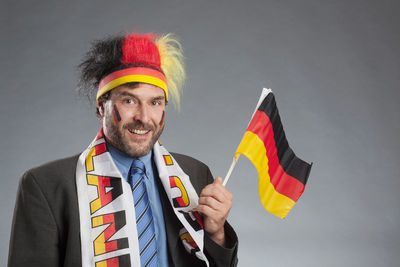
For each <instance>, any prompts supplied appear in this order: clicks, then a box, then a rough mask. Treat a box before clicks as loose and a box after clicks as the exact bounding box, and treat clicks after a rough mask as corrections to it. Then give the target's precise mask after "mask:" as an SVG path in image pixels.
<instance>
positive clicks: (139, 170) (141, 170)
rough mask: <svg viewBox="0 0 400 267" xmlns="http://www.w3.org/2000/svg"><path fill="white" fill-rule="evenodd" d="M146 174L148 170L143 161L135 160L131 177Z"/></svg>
mask: <svg viewBox="0 0 400 267" xmlns="http://www.w3.org/2000/svg"><path fill="white" fill-rule="evenodd" d="M145 173H146V168H145V166H144V163H143V162H142V161H141V160H138V159H133V161H132V165H131V175H135V174H141V175H143V174H145Z"/></svg>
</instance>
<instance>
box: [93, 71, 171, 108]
mask: <svg viewBox="0 0 400 267" xmlns="http://www.w3.org/2000/svg"><path fill="white" fill-rule="evenodd" d="M131 82H139V83H148V84H152V85H155V86H158V87H160V88H161V89H163V90H164V92H165V99H166V100H168V90H167V79H166V77H165V75H164V74H163V73H162V72H160V71H157V70H155V69H151V68H144V67H133V68H127V69H122V70H118V71H115V72H113V73H111V74H109V75H107V76H106V77H105V78H104V79H103V80H101V82H100V84H99V89H98V91H97V96H96V100H97V101H98V100H99V98H100V96H102V95H104V94H105V93H107V92H109V91H111V90H112V89H114V88H116V87H118V86H120V85H122V84H125V83H131Z"/></svg>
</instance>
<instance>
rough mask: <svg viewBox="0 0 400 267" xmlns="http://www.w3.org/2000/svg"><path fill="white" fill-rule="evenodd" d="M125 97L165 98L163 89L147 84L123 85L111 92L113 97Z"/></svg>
mask: <svg viewBox="0 0 400 267" xmlns="http://www.w3.org/2000/svg"><path fill="white" fill-rule="evenodd" d="M124 95H132V96H135V97H144V98H155V97H156V98H160V97H162V98H165V93H164V90H163V89H161V88H160V87H158V86H155V85H152V84H147V83H130V84H122V85H120V86H118V87H117V88H114V89H113V90H112V91H111V97H120V96H124Z"/></svg>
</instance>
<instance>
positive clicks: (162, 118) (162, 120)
mask: <svg viewBox="0 0 400 267" xmlns="http://www.w3.org/2000/svg"><path fill="white" fill-rule="evenodd" d="M164 116H165V111H163V112H162V116H161V121H160V125H163V123H164Z"/></svg>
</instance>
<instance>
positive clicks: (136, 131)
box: [129, 129, 149, 135]
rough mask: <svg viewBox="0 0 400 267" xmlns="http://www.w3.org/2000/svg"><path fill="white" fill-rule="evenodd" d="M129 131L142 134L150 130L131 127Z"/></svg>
mask: <svg viewBox="0 0 400 267" xmlns="http://www.w3.org/2000/svg"><path fill="white" fill-rule="evenodd" d="M129 131H130V132H131V133H134V134H140V135H142V134H147V133H148V132H149V130H139V129H129Z"/></svg>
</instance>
